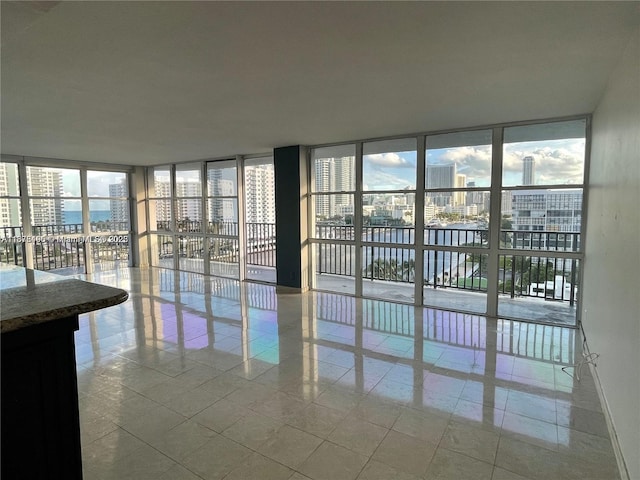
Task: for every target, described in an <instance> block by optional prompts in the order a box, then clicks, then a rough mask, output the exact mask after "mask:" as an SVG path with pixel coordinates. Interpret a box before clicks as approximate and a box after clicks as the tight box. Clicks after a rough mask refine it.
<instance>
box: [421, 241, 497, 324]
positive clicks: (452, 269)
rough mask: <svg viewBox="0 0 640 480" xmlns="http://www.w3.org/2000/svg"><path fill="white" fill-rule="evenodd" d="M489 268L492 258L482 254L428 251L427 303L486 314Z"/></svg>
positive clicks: (425, 291) (426, 257)
mask: <svg viewBox="0 0 640 480" xmlns="http://www.w3.org/2000/svg"><path fill="white" fill-rule="evenodd" d="M443 233H444V232H443ZM488 265H489V256H488V255H487V254H486V253H481V252H478V251H475V252H474V251H471V250H470V251H466V252H454V251H442V250H439V251H436V250H425V252H424V297H423V303H424V304H425V305H428V306H431V307H440V308H453V309H457V310H466V311H470V312H478V313H485V312H486V306H487V298H486V292H487V271H488Z"/></svg>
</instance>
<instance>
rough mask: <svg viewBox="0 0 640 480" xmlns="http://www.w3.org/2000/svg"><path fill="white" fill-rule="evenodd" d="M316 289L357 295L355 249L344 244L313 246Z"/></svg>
mask: <svg viewBox="0 0 640 480" xmlns="http://www.w3.org/2000/svg"><path fill="white" fill-rule="evenodd" d="M313 258H314V268H315V272H314V274H315V278H314V280H315V283H314V286H315V287H314V288H317V289H319V290H327V291H331V292H339V293H350V294H354V293H355V285H356V283H355V274H356V260H355V247H354V246H353V245H347V244H344V243H335V244H326V243H320V244H315V245H313Z"/></svg>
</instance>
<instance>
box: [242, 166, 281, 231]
mask: <svg viewBox="0 0 640 480" xmlns="http://www.w3.org/2000/svg"><path fill="white" fill-rule="evenodd" d="M244 189H245V198H246V205H245V209H246V222H247V223H276V205H275V203H276V199H275V178H274V169H273V164H263V165H253V166H249V167H247V168H245V172H244Z"/></svg>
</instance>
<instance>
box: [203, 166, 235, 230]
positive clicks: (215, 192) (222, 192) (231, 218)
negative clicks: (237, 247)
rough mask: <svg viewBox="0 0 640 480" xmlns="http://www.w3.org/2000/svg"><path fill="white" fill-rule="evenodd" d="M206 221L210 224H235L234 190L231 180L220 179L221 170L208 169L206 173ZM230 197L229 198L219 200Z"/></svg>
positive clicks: (233, 183)
mask: <svg viewBox="0 0 640 480" xmlns="http://www.w3.org/2000/svg"><path fill="white" fill-rule="evenodd" d="M207 195H208V196H209V197H214V198H209V200H208V208H209V214H208V220H209V221H210V222H224V223H237V221H238V220H237V218H238V212H237V205H238V203H237V200H236V198H235V197H236V188H235V182H234V181H233V180H228V179H224V178H222V170H220V169H210V170H209V172H208V173H207ZM219 197H230V198H219Z"/></svg>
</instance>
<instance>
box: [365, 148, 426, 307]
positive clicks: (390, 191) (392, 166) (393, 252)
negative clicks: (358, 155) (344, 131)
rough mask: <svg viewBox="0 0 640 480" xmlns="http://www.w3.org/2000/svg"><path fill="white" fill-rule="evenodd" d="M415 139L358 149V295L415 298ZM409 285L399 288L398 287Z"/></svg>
mask: <svg viewBox="0 0 640 480" xmlns="http://www.w3.org/2000/svg"><path fill="white" fill-rule="evenodd" d="M416 165H417V141H416V138H415V137H410V138H401V139H394V140H383V141H377V142H366V143H364V144H363V147H362V190H361V193H360V192H359V193H360V194H361V199H362V200H361V202H362V203H361V207H360V210H359V211H360V212H361V214H362V223H361V228H360V234H359V239H361V241H362V244H361V245H360V252H359V253H360V255H361V258H362V263H361V272H362V295H364V296H367V297H376V298H382V299H387V300H400V301H407V302H413V301H414V291H413V290H412V288H411V287H412V286H413V285H414V283H415V273H416V272H415V270H416V262H415V254H416V236H415V231H416V227H415V225H416V224H415V199H416V171H417V170H416ZM398 284H400V285H407V286H410V288H401V289H398V288H397V285H398Z"/></svg>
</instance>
